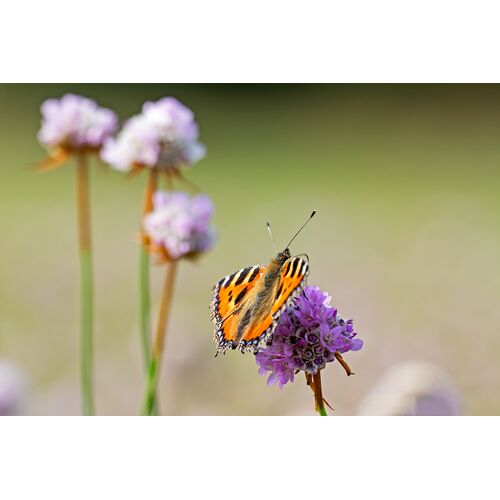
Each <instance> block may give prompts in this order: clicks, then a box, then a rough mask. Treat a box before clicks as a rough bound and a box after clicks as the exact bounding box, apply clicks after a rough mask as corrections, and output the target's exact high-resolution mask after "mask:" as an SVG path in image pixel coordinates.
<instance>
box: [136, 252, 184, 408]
mask: <svg viewBox="0 0 500 500" xmlns="http://www.w3.org/2000/svg"><path fill="white" fill-rule="evenodd" d="M176 270H177V263H176V262H175V261H172V262H169V263H168V266H167V272H166V275H165V283H164V286H163V293H162V297H161V302H160V310H159V313H158V323H157V326H156V332H155V338H154V343H153V351H152V355H151V360H150V362H149V369H148V380H147V385H146V393H145V396H144V406H143V409H142V415H154V413H155V409H156V408H157V400H156V394H157V387H158V378H159V376H160V368H161V358H162V356H163V346H164V344H165V336H166V333H167V321H168V316H169V312H170V304H171V303H172V296H173V289H174V281H175V274H176Z"/></svg>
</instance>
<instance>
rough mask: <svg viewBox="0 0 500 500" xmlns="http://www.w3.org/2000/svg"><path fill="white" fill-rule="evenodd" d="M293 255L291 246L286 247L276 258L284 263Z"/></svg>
mask: <svg viewBox="0 0 500 500" xmlns="http://www.w3.org/2000/svg"><path fill="white" fill-rule="evenodd" d="M291 256H292V255H291V253H290V249H289V248H285V249H284V250H283V251H282V252H280V253H279V254H278V256H277V257H276V260H277V261H278V262H279V263H280V264H284V263H285V262H286V261H287V260H288V259H289V258H290V257H291Z"/></svg>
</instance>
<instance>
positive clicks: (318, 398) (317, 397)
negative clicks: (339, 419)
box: [313, 370, 328, 417]
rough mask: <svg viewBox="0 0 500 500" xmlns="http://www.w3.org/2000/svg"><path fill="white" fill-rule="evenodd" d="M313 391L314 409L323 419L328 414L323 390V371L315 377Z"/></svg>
mask: <svg viewBox="0 0 500 500" xmlns="http://www.w3.org/2000/svg"><path fill="white" fill-rule="evenodd" d="M313 384H314V385H313V390H314V407H315V409H316V411H317V412H318V415H320V416H321V417H326V416H328V414H327V413H326V409H325V404H324V399H323V390H322V388H321V370H318V371H317V372H316V373H315V374H314V375H313Z"/></svg>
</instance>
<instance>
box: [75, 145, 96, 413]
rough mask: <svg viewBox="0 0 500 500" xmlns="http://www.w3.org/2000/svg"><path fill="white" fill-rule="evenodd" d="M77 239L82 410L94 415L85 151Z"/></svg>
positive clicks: (79, 180) (79, 174) (80, 162)
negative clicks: (78, 254)
mask: <svg viewBox="0 0 500 500" xmlns="http://www.w3.org/2000/svg"><path fill="white" fill-rule="evenodd" d="M76 193H77V213H78V239H79V253H80V300H81V310H80V316H81V330H80V360H81V361H80V363H81V390H82V413H83V415H93V413H94V398H93V383H92V372H93V346H92V344H93V339H92V326H93V279H92V247H91V238H90V205H89V178H88V165H87V158H86V156H85V154H84V153H81V154H79V155H78V157H77V175H76Z"/></svg>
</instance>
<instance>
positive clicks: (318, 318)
mask: <svg viewBox="0 0 500 500" xmlns="http://www.w3.org/2000/svg"><path fill="white" fill-rule="evenodd" d="M330 300H331V297H330V296H329V295H328V294H327V293H325V292H322V291H321V290H320V289H319V288H318V287H312V286H309V287H306V288H305V289H304V290H303V292H302V294H301V295H299V296H298V297H296V298H295V300H294V301H293V304H292V305H291V306H290V307H289V308H288V309H287V310H286V311H285V312H283V314H282V315H281V316H280V319H279V322H278V325H277V327H276V329H275V330H274V332H273V334H272V337H271V339H270V341H269V342H268V345H267V347H266V348H264V349H261V350H259V351H258V352H257V354H256V355H255V359H256V362H257V364H258V365H259V373H260V374H261V375H265V374H267V373H268V372H271V373H270V375H269V377H268V379H267V383H268V385H272V384H274V383H276V382H278V383H279V386H280V387H283V386H284V385H285V384H286V383H287V382H293V380H294V376H295V373H296V372H297V371H298V370H302V371H305V372H306V373H308V374H311V375H314V374H315V373H316V372H317V371H318V370H321V369H323V368H324V367H325V366H326V363H330V362H332V361H334V360H335V353H336V352H338V353H340V354H342V353H344V352H347V351H358V350H359V349H361V348H362V347H363V341H362V340H359V339H356V338H354V337H355V336H356V332H355V331H354V329H353V324H352V320H347V321H345V320H343V319H342V318H341V317H340V316H339V315H338V314H337V309H335V308H333V307H332V306H330Z"/></svg>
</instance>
